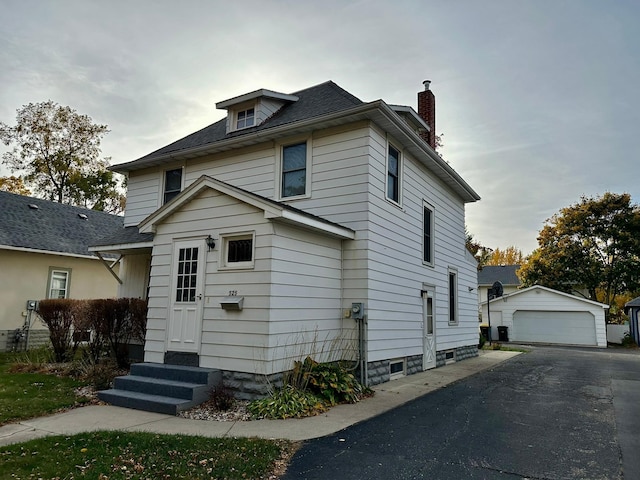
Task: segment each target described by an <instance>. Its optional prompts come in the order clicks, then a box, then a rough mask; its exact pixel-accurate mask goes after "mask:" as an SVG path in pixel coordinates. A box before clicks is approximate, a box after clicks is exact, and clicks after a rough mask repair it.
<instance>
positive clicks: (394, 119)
mask: <svg viewBox="0 0 640 480" xmlns="http://www.w3.org/2000/svg"><path fill="white" fill-rule="evenodd" d="M397 110H399V107H398V106H390V105H388V104H387V103H385V102H384V101H383V100H376V101H373V102H369V103H363V104H361V105H357V106H355V107H352V108H349V109H346V110H341V111H339V112H334V113H330V114H326V115H320V116H317V117H312V118H308V119H306V120H301V121H298V122H294V123H289V124H285V125H279V126H276V127H271V128H265V129H261V130H258V131H255V132H252V133H247V134H245V135H238V136H234V137H230V138H225V139H222V140H217V141H214V142H211V143H207V144H204V145H199V146H196V147H192V148H186V149H183V150H178V151H173V152H170V153H165V154H160V155H156V156H150V157H147V158H142V159H138V160H133V161H131V162H127V163H122V164H118V165H113V166H111V167H110V169H111V170H113V171H116V172H119V173H124V174H126V173H128V172H131V171H136V170H142V169H145V168H149V167H154V166H161V165H164V164H165V163H167V162H169V161H173V160H186V159H191V158H198V157H203V156H206V155H211V154H214V153H220V152H226V151H229V150H232V149H237V148H241V147H248V146H251V145H257V144H260V143H264V142H268V141H273V140H278V139H281V138H285V137H289V136H292V135H298V134H306V133H308V132H310V131H313V130H317V129H324V128H331V127H337V126H341V125H346V124H350V123H354V122H359V121H372V122H374V123H375V124H377V125H378V126H379V127H380V128H382V129H384V130H385V131H387V132H389V133H390V134H391V135H392V136H393V137H395V138H396V139H397V140H398V141H399V142H402V144H403V146H404V148H405V150H406V151H408V152H409V153H410V154H411V155H412V156H413V157H415V158H416V159H417V160H418V161H420V162H421V163H422V164H423V165H425V167H426V168H427V169H429V170H430V171H431V172H433V173H434V175H436V177H438V178H439V179H440V180H442V182H444V183H445V184H446V185H447V186H448V187H449V188H450V189H451V190H452V191H453V192H455V193H456V194H457V195H458V196H459V197H460V198H461V199H462V200H463V201H464V202H465V203H469V202H476V201H478V200H480V196H479V195H478V194H477V193H476V192H475V190H473V188H471V186H469V184H467V182H465V181H464V179H463V178H462V177H461V176H460V175H459V174H458V173H457V172H456V171H455V170H454V169H453V168H452V167H451V165H449V164H448V163H447V162H446V161H445V160H444V159H443V158H442V157H441V156H440V155H438V153H436V151H435V150H434V149H433V148H431V146H429V144H427V142H425V141H424V140H423V139H422V138H421V137H420V135H419V134H418V133H417V132H416V131H415V129H414V128H412V126H411V125H409V124H408V123H407V121H405V120H404V119H403V118H402V117H401V116H400V115H399V113H398V111H397Z"/></svg>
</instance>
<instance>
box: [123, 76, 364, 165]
mask: <svg viewBox="0 0 640 480" xmlns="http://www.w3.org/2000/svg"><path fill="white" fill-rule="evenodd" d="M293 95H295V96H297V97H298V98H299V99H298V100H297V101H296V102H292V103H288V104H286V105H285V106H284V107H282V108H281V109H280V110H278V111H277V112H276V113H275V114H274V115H273V116H272V117H270V118H268V119H267V120H265V121H264V122H263V123H261V124H260V125H258V126H256V127H253V128H247V129H243V130H241V131H236V132H230V133H228V134H227V133H226V128H227V127H226V119H225V118H223V119H222V120H220V121H218V122H216V123H213V124H211V125H209V126H208V127H205V128H203V129H202V130H199V131H197V132H195V133H192V134H191V135H187V136H186V137H184V138H181V139H180V140H177V141H175V142H173V143H171V144H169V145H167V146H165V147H162V148H161V149H159V150H156V151H155V152H152V153H150V154H148V155H145V156H144V157H141V158H139V159H138V160H135V162H144V161H145V160H149V159H151V158H154V157H159V156H163V155H167V154H170V153H175V152H179V151H181V150H188V149H191V148H195V147H201V146H204V145H208V144H212V143H215V142H218V141H220V140H226V139H229V138H233V137H237V136H240V135H246V134H248V133H252V132H257V131H261V130H265V129H268V128H273V127H277V126H280V125H285V124H289V123H293V122H298V121H300V120H307V119H310V118H313V117H318V116H321V115H326V114H329V113H334V112H339V111H341V110H346V109H348V108H351V107H354V106H356V105H360V104H362V103H363V102H362V101H361V100H360V99H358V98H356V97H354V96H353V95H351V94H350V93H349V92H347V91H346V90H344V89H343V88H341V87H339V86H338V85H336V84H335V83H333V82H332V81H328V82H325V83H321V84H320V85H316V86H314V87H309V88H306V89H304V90H300V91H299V92H295V93H293ZM131 163H133V162H129V163H128V164H125V165H129V164H131ZM118 167H119V165H114V167H113V169H114V170H118Z"/></svg>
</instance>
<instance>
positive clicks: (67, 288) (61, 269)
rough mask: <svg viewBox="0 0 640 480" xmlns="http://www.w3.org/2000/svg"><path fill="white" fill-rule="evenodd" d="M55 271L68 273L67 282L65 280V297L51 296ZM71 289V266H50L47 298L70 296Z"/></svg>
mask: <svg viewBox="0 0 640 480" xmlns="http://www.w3.org/2000/svg"><path fill="white" fill-rule="evenodd" d="M55 273H64V274H66V276H67V278H66V282H65V292H64V293H65V294H64V297H52V296H51V287H52V283H53V275H54V274H55ZM70 290H71V268H65V267H49V279H48V281H47V291H46V298H52V299H55V298H69V291H70Z"/></svg>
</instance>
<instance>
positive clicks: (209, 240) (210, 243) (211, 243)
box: [205, 235, 216, 251]
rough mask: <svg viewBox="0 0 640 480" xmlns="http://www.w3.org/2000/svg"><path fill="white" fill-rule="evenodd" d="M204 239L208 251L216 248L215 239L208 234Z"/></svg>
mask: <svg viewBox="0 0 640 480" xmlns="http://www.w3.org/2000/svg"><path fill="white" fill-rule="evenodd" d="M205 241H206V242H207V247H209V251H211V250H213V249H214V248H216V241H215V240H214V239H213V238H211V235H208V236H207V238H206V240H205Z"/></svg>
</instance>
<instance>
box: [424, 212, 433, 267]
mask: <svg viewBox="0 0 640 480" xmlns="http://www.w3.org/2000/svg"><path fill="white" fill-rule="evenodd" d="M422 211H423V214H422V261H423V262H424V263H426V264H429V265H433V210H432V209H431V208H430V207H429V206H428V205H426V204H425V205H424V206H423V209H422Z"/></svg>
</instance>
